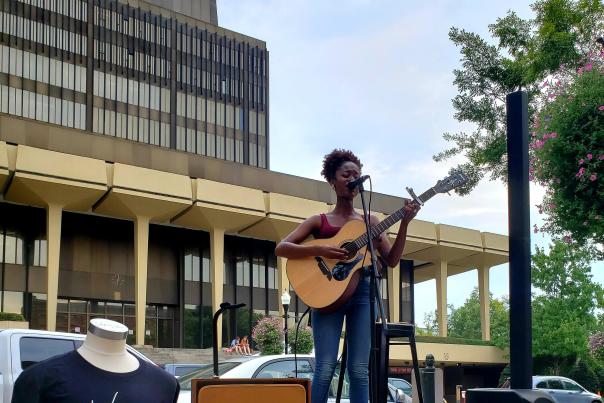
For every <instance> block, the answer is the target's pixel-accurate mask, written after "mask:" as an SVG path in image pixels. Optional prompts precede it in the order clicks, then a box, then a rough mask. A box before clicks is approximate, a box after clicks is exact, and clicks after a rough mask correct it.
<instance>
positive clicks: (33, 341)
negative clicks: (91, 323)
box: [0, 329, 155, 403]
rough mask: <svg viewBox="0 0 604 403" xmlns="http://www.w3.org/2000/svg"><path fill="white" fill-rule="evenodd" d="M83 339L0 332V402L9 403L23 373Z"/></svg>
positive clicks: (72, 335)
mask: <svg viewBox="0 0 604 403" xmlns="http://www.w3.org/2000/svg"><path fill="white" fill-rule="evenodd" d="M85 338H86V336H85V335H83V334H77V333H61V332H47V331H45V330H32V329H6V330H0V402H1V403H10V401H11V398H12V396H13V387H14V384H15V381H16V380H17V377H18V376H19V375H20V374H21V372H23V370H24V369H26V368H27V367H30V366H32V365H34V364H35V363H37V362H40V361H43V360H46V359H48V358H51V357H54V356H55V355H59V354H64V353H68V352H70V351H72V350H75V349H77V348H78V347H80V346H81V345H82V343H83V342H84V339H85ZM126 348H127V349H128V352H129V353H130V354H132V355H134V356H136V357H138V358H140V359H141V360H145V361H148V362H150V363H153V361H151V360H150V359H148V358H147V357H145V356H144V355H143V354H141V353H139V352H138V351H136V350H135V349H133V348H132V347H130V346H127V347H126ZM153 364H155V363H153Z"/></svg>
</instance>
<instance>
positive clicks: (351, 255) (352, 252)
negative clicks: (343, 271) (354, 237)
mask: <svg viewBox="0 0 604 403" xmlns="http://www.w3.org/2000/svg"><path fill="white" fill-rule="evenodd" d="M340 248H342V249H346V250H347V251H348V255H346V258H345V259H344V260H345V261H348V260H350V259H352V258H354V257H355V256H356V254H357V251H356V250H355V247H354V246H353V245H352V243H351V242H344V243H343V244H342V245H340Z"/></svg>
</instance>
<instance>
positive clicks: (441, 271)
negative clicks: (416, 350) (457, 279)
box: [435, 261, 447, 337]
mask: <svg viewBox="0 0 604 403" xmlns="http://www.w3.org/2000/svg"><path fill="white" fill-rule="evenodd" d="M435 277H436V310H437V311H438V329H439V333H438V335H439V336H441V337H447V262H446V261H441V262H440V263H437V266H436V276H435Z"/></svg>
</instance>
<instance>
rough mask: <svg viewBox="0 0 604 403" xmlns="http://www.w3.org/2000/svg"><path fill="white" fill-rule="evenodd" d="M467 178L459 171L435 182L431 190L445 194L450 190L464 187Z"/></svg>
mask: <svg viewBox="0 0 604 403" xmlns="http://www.w3.org/2000/svg"><path fill="white" fill-rule="evenodd" d="M468 180H469V178H468V176H467V175H466V174H464V173H463V172H461V171H455V172H453V173H452V174H451V175H449V176H447V177H446V178H443V179H441V180H439V181H438V182H436V185H434V187H433V189H434V191H435V192H436V193H447V192H449V191H450V190H453V189H455V188H458V187H460V186H462V185H465V184H466V183H467V182H468Z"/></svg>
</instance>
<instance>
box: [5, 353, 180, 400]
mask: <svg viewBox="0 0 604 403" xmlns="http://www.w3.org/2000/svg"><path fill="white" fill-rule="evenodd" d="M137 359H138V358H137ZM138 362H139V367H138V368H137V369H136V370H134V371H132V372H127V373H115V372H109V371H104V370H102V369H99V368H97V367H95V366H94V365H92V364H90V363H89V362H88V361H86V360H85V359H84V358H83V357H82V356H81V355H80V354H79V353H78V352H77V351H75V350H74V351H71V352H69V353H67V354H63V355H59V356H57V357H53V358H50V359H48V360H46V361H42V362H40V363H38V364H36V365H33V366H31V367H29V368H27V369H26V370H25V371H23V372H22V373H21V375H19V377H18V378H17V381H16V382H15V388H14V391H13V399H12V403H58V402H60V403H135V402H149V403H176V401H177V400H178V392H179V391H180V387H179V384H178V382H177V381H176V378H175V377H174V376H172V375H170V374H169V373H167V372H166V371H164V370H163V369H161V368H159V367H156V366H154V365H153V364H150V363H148V362H146V361H143V360H140V359H138Z"/></svg>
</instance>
